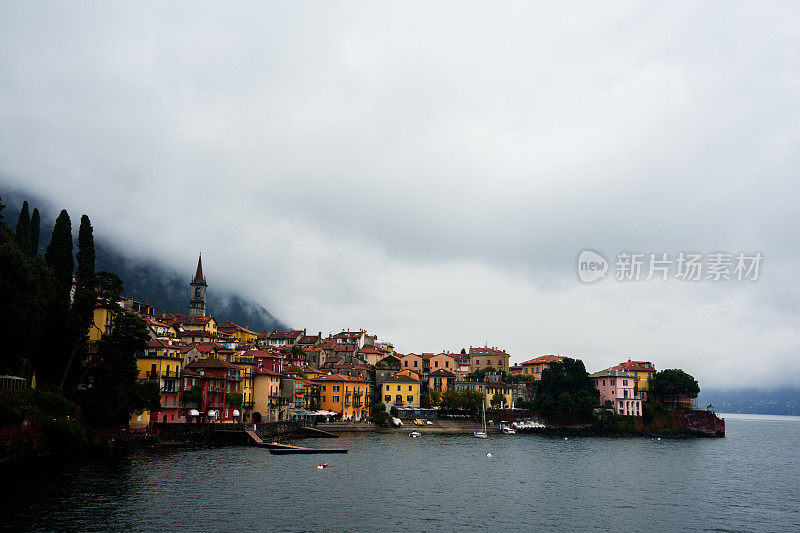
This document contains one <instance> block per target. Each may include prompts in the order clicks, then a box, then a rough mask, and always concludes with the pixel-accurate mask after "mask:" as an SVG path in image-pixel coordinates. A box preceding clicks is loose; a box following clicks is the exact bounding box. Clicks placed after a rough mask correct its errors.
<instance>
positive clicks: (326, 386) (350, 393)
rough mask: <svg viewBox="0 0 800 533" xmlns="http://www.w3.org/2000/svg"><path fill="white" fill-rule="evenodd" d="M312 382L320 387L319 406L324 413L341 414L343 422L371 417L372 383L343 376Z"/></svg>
mask: <svg viewBox="0 0 800 533" xmlns="http://www.w3.org/2000/svg"><path fill="white" fill-rule="evenodd" d="M310 381H311V382H312V383H314V384H315V385H317V386H319V405H320V409H322V410H323V411H333V412H334V413H339V414H340V415H342V420H362V419H364V418H367V417H368V416H369V406H370V405H371V402H372V383H371V382H370V381H367V380H366V379H361V378H356V377H353V376H345V375H342V374H328V375H326V376H320V377H318V378H315V379H312V380H310Z"/></svg>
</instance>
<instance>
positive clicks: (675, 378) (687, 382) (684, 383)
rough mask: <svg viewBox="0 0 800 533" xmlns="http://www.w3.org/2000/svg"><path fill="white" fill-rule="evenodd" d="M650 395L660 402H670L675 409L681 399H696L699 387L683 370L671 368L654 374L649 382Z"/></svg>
mask: <svg viewBox="0 0 800 533" xmlns="http://www.w3.org/2000/svg"><path fill="white" fill-rule="evenodd" d="M650 394H651V395H653V396H655V397H656V398H658V399H659V400H661V401H662V402H666V401H667V400H671V403H672V405H673V407H675V409H677V408H678V406H679V405H680V399H681V398H697V395H698V394H700V385H698V383H697V380H696V379H694V377H692V376H691V375H689V374H687V373H686V372H684V371H683V370H680V369H677V368H672V369H668V370H662V371H661V372H656V374H655V376H653V379H652V380H651V381H650Z"/></svg>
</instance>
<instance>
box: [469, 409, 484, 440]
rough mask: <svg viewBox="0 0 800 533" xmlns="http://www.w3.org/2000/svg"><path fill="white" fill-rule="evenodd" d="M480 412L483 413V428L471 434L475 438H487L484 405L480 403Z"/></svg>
mask: <svg viewBox="0 0 800 533" xmlns="http://www.w3.org/2000/svg"><path fill="white" fill-rule="evenodd" d="M481 412H482V414H483V429H482V430H481V431H476V432H475V433H473V434H472V436H473V437H475V438H476V439H485V438H487V435H486V405H481Z"/></svg>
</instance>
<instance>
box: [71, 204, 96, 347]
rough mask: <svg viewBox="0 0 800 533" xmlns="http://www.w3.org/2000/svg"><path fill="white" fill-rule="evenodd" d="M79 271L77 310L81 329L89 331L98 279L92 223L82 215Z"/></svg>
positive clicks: (79, 237) (79, 240) (79, 241)
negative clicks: (95, 270) (95, 267)
mask: <svg viewBox="0 0 800 533" xmlns="http://www.w3.org/2000/svg"><path fill="white" fill-rule="evenodd" d="M75 257H76V258H77V259H78V271H77V273H76V275H75V278H76V281H77V282H78V285H77V287H76V291H75V312H76V314H77V316H78V324H79V325H80V327H81V329H86V332H84V334H86V333H87V332H88V329H89V326H91V324H92V315H93V312H94V303H95V300H96V295H95V288H96V286H97V280H96V277H95V273H94V259H95V254H94V235H93V230H92V224H91V222H90V221H89V217H88V216H86V215H83V216H82V217H81V225H80V228H79V229H78V253H77V254H76V255H75Z"/></svg>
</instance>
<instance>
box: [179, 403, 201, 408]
mask: <svg viewBox="0 0 800 533" xmlns="http://www.w3.org/2000/svg"><path fill="white" fill-rule="evenodd" d="M183 407H185V408H186V409H199V408H200V404H199V403H197V402H183Z"/></svg>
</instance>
